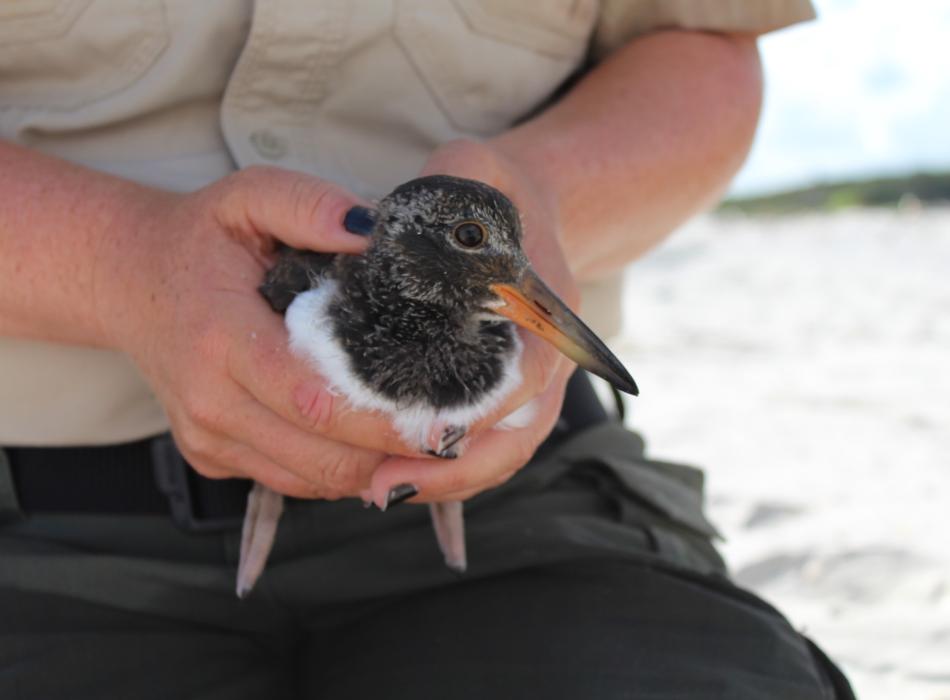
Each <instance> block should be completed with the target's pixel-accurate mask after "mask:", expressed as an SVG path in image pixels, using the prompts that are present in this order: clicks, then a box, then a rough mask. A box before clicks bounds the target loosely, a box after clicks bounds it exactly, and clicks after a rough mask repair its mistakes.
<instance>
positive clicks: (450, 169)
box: [364, 141, 580, 506]
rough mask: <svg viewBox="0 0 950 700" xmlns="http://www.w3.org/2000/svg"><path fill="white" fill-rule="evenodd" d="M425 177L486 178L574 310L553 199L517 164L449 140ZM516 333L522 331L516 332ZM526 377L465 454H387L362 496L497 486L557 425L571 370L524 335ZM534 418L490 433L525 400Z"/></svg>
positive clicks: (428, 496)
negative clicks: (514, 212) (398, 489)
mask: <svg viewBox="0 0 950 700" xmlns="http://www.w3.org/2000/svg"><path fill="white" fill-rule="evenodd" d="M421 174H422V175H435V174H444V175H455V176H457V177H465V178H470V179H473V180H480V181H482V182H485V183H487V184H489V185H492V186H493V187H495V188H497V189H498V190H500V191H502V192H503V193H504V194H506V195H507V196H508V197H509V198H510V199H511V200H512V201H513V202H514V203H515V206H517V207H518V210H519V212H520V213H521V222H522V228H523V230H524V241H523V245H524V249H525V252H526V253H527V255H528V258H529V259H530V260H531V264H532V265H533V266H534V268H535V270H536V271H537V273H538V275H540V276H541V278H542V279H543V280H544V281H545V282H546V283H547V284H548V286H550V287H551V289H552V290H553V291H554V292H555V293H556V294H557V295H558V296H560V297H561V299H563V300H564V301H565V302H566V303H567V304H568V305H569V306H571V307H573V308H574V309H575V310H576V308H577V304H578V302H579V299H580V294H579V292H578V289H577V285H576V283H575V281H574V278H573V276H572V275H571V272H570V271H569V269H568V266H567V262H566V261H565V259H564V254H563V251H562V249H561V244H560V240H559V226H558V220H557V213H556V212H557V207H556V206H555V203H554V202H553V200H552V197H551V196H550V195H549V194H548V193H547V192H545V191H544V190H543V189H542V188H541V187H540V185H539V184H538V183H537V182H536V181H535V180H534V179H532V178H531V177H530V175H529V174H528V173H526V172H525V171H524V170H523V169H521V168H520V167H519V166H518V165H517V163H515V162H513V161H512V160H510V159H509V158H507V157H506V156H505V155H504V154H503V153H501V152H500V151H499V150H498V149H496V148H493V147H492V146H490V145H487V144H481V143H475V142H472V141H454V142H451V143H449V144H446V145H445V146H443V147H441V148H439V149H438V150H436V151H435V152H434V153H433V154H432V156H431V157H430V158H429V161H428V162H427V163H426V165H425V167H424V168H423V170H422V173H421ZM519 332H520V331H519ZM521 339H522V341H523V342H524V352H523V354H522V357H521V369H522V375H523V381H522V383H521V386H520V387H519V388H518V389H516V390H515V392H514V393H513V394H512V396H510V397H509V398H508V400H507V401H506V402H505V404H504V406H502V407H501V408H500V409H499V410H498V411H496V412H495V413H493V414H492V415H490V416H488V417H487V418H486V419H484V420H482V421H480V422H479V423H477V424H476V425H474V426H472V427H471V428H470V430H469V434H470V435H471V436H472V438H471V442H470V443H469V445H468V447H467V449H466V451H465V453H464V454H463V455H462V456H460V457H459V458H458V459H455V460H452V461H443V460H433V459H414V458H408V457H397V456H393V457H389V458H388V459H386V460H385V461H383V463H382V464H380V466H379V467H378V468H377V469H376V471H375V472H374V474H373V478H372V483H371V489H370V491H369V492H368V493H366V494H364V496H365V497H366V498H367V499H368V500H373V501H374V502H375V503H377V504H378V505H380V506H382V505H383V504H385V502H386V496H387V494H388V493H389V490H390V489H391V488H392V487H393V486H395V485H397V484H407V483H408V484H413V485H414V486H416V487H417V488H418V489H419V495H418V496H416V497H415V498H414V499H413V500H414V501H419V502H433V501H457V500H465V499H466V498H469V497H471V496H473V495H475V494H477V493H479V492H481V491H484V490H486V489H489V488H492V487H494V486H498V485H500V484H502V483H504V482H505V481H507V480H508V479H509V478H511V477H512V476H513V475H514V474H515V473H516V472H517V471H518V470H519V469H520V468H521V467H523V466H524V465H525V464H527V462H528V460H530V459H531V457H532V455H533V454H534V452H535V450H536V449H537V448H538V446H539V445H540V444H541V442H542V441H543V440H544V439H545V438H546V437H547V436H548V434H549V433H550V432H551V429H552V428H553V426H554V423H555V421H557V417H558V415H559V413H560V410H561V404H562V403H563V400H564V387H565V385H566V384H567V379H568V377H569V376H570V374H571V370H572V369H573V368H574V365H573V363H571V362H570V361H569V360H568V359H567V358H565V357H564V356H563V355H561V354H560V353H559V352H558V351H557V350H556V349H555V348H554V347H553V346H551V345H549V344H548V343H547V342H545V341H544V340H542V339H540V338H538V337H537V336H534V335H532V334H530V333H521ZM532 400H533V401H534V403H535V406H534V408H535V413H534V418H533V419H532V420H531V422H530V423H529V424H528V425H527V426H526V427H524V428H521V429H517V430H491V429H490V428H491V427H492V426H494V425H495V424H496V423H498V421H500V420H501V419H502V418H504V417H505V416H506V415H508V414H509V413H511V412H512V411H514V410H515V409H517V408H519V407H520V406H523V405H524V404H526V403H527V402H529V401H532Z"/></svg>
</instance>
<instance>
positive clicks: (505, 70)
mask: <svg viewBox="0 0 950 700" xmlns="http://www.w3.org/2000/svg"><path fill="white" fill-rule="evenodd" d="M598 10H599V2H598V0H548V1H545V2H523V3H512V2H507V1H506V0H453V1H452V2H443V3H429V2H426V1H425V0H398V4H397V8H396V20H395V21H396V26H395V31H396V38H397V40H398V42H399V44H400V46H401V47H402V49H403V51H404V52H405V53H406V55H407V57H408V59H409V61H410V63H411V64H412V65H413V67H414V68H415V70H416V72H417V73H418V74H419V76H420V78H421V80H422V81H423V82H424V83H425V85H426V87H427V88H428V91H429V92H430V93H431V95H432V98H433V99H434V101H435V102H436V103H437V104H438V106H439V107H440V108H441V110H442V111H443V112H444V113H445V115H446V117H447V118H448V120H449V121H450V122H451V123H452V124H453V125H455V126H456V127H457V128H458V129H460V130H462V131H465V132H472V133H476V134H492V133H497V132H498V131H500V130H502V129H504V128H506V127H507V126H509V125H510V124H512V123H513V122H515V121H516V120H517V119H518V118H519V117H522V116H524V115H525V114H528V113H529V112H531V111H532V110H533V109H535V108H536V107H537V106H538V105H540V104H542V103H543V102H544V100H545V99H547V98H548V97H549V96H550V95H551V94H552V93H553V92H554V91H555V90H556V89H557V87H558V86H559V85H561V84H562V83H563V82H564V81H565V80H566V79H567V78H568V77H569V76H570V75H571V74H572V73H573V72H574V71H575V70H576V69H577V68H578V67H579V66H580V65H581V64H582V62H583V60H584V58H585V56H586V54H587V48H588V44H589V41H590V36H591V33H592V31H593V28H594V22H595V20H596V18H597V13H598Z"/></svg>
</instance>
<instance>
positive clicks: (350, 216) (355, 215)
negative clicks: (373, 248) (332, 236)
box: [343, 207, 376, 236]
mask: <svg viewBox="0 0 950 700" xmlns="http://www.w3.org/2000/svg"><path fill="white" fill-rule="evenodd" d="M375 227H376V212H375V211H373V210H372V209H368V208H367V207H353V208H351V209H350V210H349V211H348V212H346V216H344V217H343V228H345V229H346V230H347V231H349V232H350V233H355V234H356V235H358V236H369V235H371V234H372V233H373V229H374V228H375Z"/></svg>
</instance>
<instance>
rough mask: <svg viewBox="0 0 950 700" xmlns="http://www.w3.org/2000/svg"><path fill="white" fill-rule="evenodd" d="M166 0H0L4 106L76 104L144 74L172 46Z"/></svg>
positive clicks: (0, 92)
mask: <svg viewBox="0 0 950 700" xmlns="http://www.w3.org/2000/svg"><path fill="white" fill-rule="evenodd" d="M167 44H168V27H167V23H166V19H165V13H164V8H163V6H162V3H161V0H134V1H124V2H122V3H116V2H106V1H102V0H98V1H97V0H18V1H17V2H7V3H2V4H0V108H11V107H12V108H45V109H50V110H69V109H74V108H77V107H80V106H83V105H86V104H89V103H92V102H96V101H98V100H100V99H102V98H103V97H106V96H108V95H110V94H113V93H115V92H117V91H120V90H122V89H123V88H126V87H128V86H129V85H130V84H132V83H133V82H135V81H136V80H137V79H138V78H140V77H141V76H142V75H143V74H144V73H145V72H146V71H147V70H148V68H149V67H150V66H151V65H152V64H153V63H154V62H155V61H156V59H157V58H158V57H159V56H160V55H161V54H162V52H163V51H164V50H165V47H166V46H167Z"/></svg>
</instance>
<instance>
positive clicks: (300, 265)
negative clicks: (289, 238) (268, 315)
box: [258, 246, 337, 313]
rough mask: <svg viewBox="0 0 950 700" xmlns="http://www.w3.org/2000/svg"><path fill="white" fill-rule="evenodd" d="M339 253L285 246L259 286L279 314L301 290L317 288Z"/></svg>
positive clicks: (279, 250) (281, 248) (279, 251)
mask: <svg viewBox="0 0 950 700" xmlns="http://www.w3.org/2000/svg"><path fill="white" fill-rule="evenodd" d="M336 257H337V256H336V255H335V254H332V253H315V252H314V251H312V250H299V249H298V248H291V247H290V246H281V247H280V248H279V249H278V251H277V262H276V264H275V265H274V266H273V267H272V268H271V269H270V270H268V271H267V275H266V276H265V277H264V283H263V284H261V286H260V287H258V289H259V290H260V293H261V294H262V295H263V296H264V298H265V299H267V303H268V304H270V306H271V308H272V309H273V310H274V311H276V312H277V313H284V312H285V311H286V310H287V307H288V306H290V303H291V302H292V301H293V300H294V298H295V297H296V296H297V295H298V294H300V293H301V292H306V291H307V290H308V289H313V288H314V287H316V286H317V285H319V284H320V279H321V278H323V277H324V275H326V274H327V273H328V272H329V271H330V269H331V268H332V267H333V263H334V260H335V259H336Z"/></svg>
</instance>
